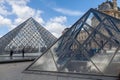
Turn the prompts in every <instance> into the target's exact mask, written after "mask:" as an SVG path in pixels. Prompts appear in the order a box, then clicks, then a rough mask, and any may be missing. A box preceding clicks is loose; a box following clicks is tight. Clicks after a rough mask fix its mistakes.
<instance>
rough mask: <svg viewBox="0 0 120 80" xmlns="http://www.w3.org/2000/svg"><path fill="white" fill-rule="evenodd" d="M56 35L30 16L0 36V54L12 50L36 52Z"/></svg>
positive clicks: (48, 43)
mask: <svg viewBox="0 0 120 80" xmlns="http://www.w3.org/2000/svg"><path fill="white" fill-rule="evenodd" d="M55 40H56V37H55V36H53V35H52V34H51V33H50V32H49V31H48V30H46V29H45V28H44V27H42V26H41V25H40V24H39V23H38V22H37V21H35V20H34V19H33V18H32V17H31V18H29V19H27V20H26V21H25V22H23V23H22V24H20V25H19V26H18V27H16V28H15V29H13V30H11V31H10V32H8V33H7V34H6V35H4V36H3V37H1V38H0V54H5V53H10V51H11V50H12V51H14V52H16V53H20V52H21V51H22V50H23V49H24V52H26V53H34V52H38V51H40V50H41V49H43V48H44V49H45V48H47V47H48V46H50V45H51V44H52V43H53V42H54V41H55Z"/></svg>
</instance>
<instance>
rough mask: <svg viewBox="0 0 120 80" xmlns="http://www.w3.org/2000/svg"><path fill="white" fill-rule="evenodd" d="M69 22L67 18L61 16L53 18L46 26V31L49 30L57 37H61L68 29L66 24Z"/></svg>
mask: <svg viewBox="0 0 120 80" xmlns="http://www.w3.org/2000/svg"><path fill="white" fill-rule="evenodd" d="M66 21H67V18H66V17H65V16H59V17H55V18H51V19H50V20H49V21H48V22H47V23H46V24H45V26H46V29H48V30H49V31H50V32H51V33H52V34H53V35H55V36H56V37H60V35H61V34H62V31H63V30H64V29H65V28H66V27H67V26H66V25H64V23H65V22H66Z"/></svg>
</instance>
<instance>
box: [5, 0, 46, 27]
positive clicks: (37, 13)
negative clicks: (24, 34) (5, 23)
mask: <svg viewBox="0 0 120 80" xmlns="http://www.w3.org/2000/svg"><path fill="white" fill-rule="evenodd" d="M6 2H7V3H8V4H9V5H10V6H11V8H12V12H11V13H12V15H16V16H17V18H16V19H14V20H13V21H14V22H13V24H12V25H11V26H10V29H13V28H15V26H17V25H19V24H20V23H22V22H23V21H25V20H26V19H28V18H30V17H33V18H34V19H35V20H37V21H38V22H39V23H40V24H43V23H44V20H43V19H42V18H41V14H42V13H43V11H41V10H37V9H33V8H31V7H29V6H28V5H27V3H28V2H29V0H19V1H16V0H6Z"/></svg>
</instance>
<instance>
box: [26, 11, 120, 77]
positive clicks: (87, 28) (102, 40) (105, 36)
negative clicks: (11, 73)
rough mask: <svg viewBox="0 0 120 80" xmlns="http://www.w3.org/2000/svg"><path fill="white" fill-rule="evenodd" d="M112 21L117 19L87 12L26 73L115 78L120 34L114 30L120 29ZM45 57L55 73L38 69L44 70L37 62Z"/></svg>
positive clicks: (118, 62) (118, 68) (119, 64)
mask: <svg viewBox="0 0 120 80" xmlns="http://www.w3.org/2000/svg"><path fill="white" fill-rule="evenodd" d="M114 20H118V19H115V18H113V17H111V16H109V15H106V14H104V13H101V12H99V11H97V10H94V9H90V10H89V11H88V12H87V13H86V14H85V15H84V16H83V17H82V18H80V19H79V20H78V21H77V22H76V23H75V24H74V25H73V26H72V27H71V28H70V29H69V30H68V31H67V32H66V33H64V34H63V35H62V36H61V37H60V38H59V39H58V40H57V42H56V43H54V44H53V46H51V47H50V48H49V49H48V50H47V51H46V52H45V53H44V55H42V56H40V57H39V58H38V59H37V60H36V61H35V62H34V63H33V64H32V65H31V66H29V67H28V68H27V69H26V70H27V71H35V70H36V69H37V71H47V72H49V71H50V72H51V71H55V72H58V73H59V72H64V73H84V74H95V75H104V76H117V75H118V71H117V70H120V61H119V57H120V56H119V55H120V53H119V52H120V50H119V49H120V37H119V34H120V32H119V28H117V27H120V26H115V25H113V24H116V22H115V21H114ZM119 21H120V20H118V21H117V24H118V22H119ZM48 54H49V55H50V57H52V61H54V62H52V63H54V65H53V66H54V67H56V68H55V70H54V69H53V70H52V68H51V69H49V70H48V69H47V68H46V67H45V68H46V69H45V68H44V69H42V68H40V69H38V68H37V67H42V66H44V65H43V63H40V62H41V61H43V60H44V59H43V57H45V55H48ZM50 59H51V58H50ZM46 62H47V61H45V63H46ZM36 63H39V64H38V65H37V67H36V68H31V67H32V66H35V65H36ZM48 63H49V59H48ZM50 66H51V65H50ZM115 67H116V68H117V69H116V68H115ZM112 68H113V69H112ZM114 68H115V69H114ZM111 69H112V70H111ZM114 71H115V72H114ZM113 72H114V73H113Z"/></svg>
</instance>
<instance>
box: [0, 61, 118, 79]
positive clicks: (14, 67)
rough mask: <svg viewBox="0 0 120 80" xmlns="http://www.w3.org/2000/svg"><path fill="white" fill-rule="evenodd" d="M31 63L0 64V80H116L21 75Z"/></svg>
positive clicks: (90, 77)
mask: <svg viewBox="0 0 120 80" xmlns="http://www.w3.org/2000/svg"><path fill="white" fill-rule="evenodd" d="M31 63H32V61H30V62H17V63H5V64H0V80H98V79H99V78H100V80H116V79H114V78H104V77H101V76H100V77H98V76H95V77H94V76H93V78H94V79H93V78H92V76H83V75H79V77H81V78H77V77H76V78H75V77H70V76H69V75H66V76H68V77H65V76H52V75H40V74H25V73H22V72H23V71H24V69H25V68H26V67H28V66H29V65H30V64H31ZM72 76H73V75H72ZM88 77H89V78H88ZM101 78H103V79H101Z"/></svg>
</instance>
